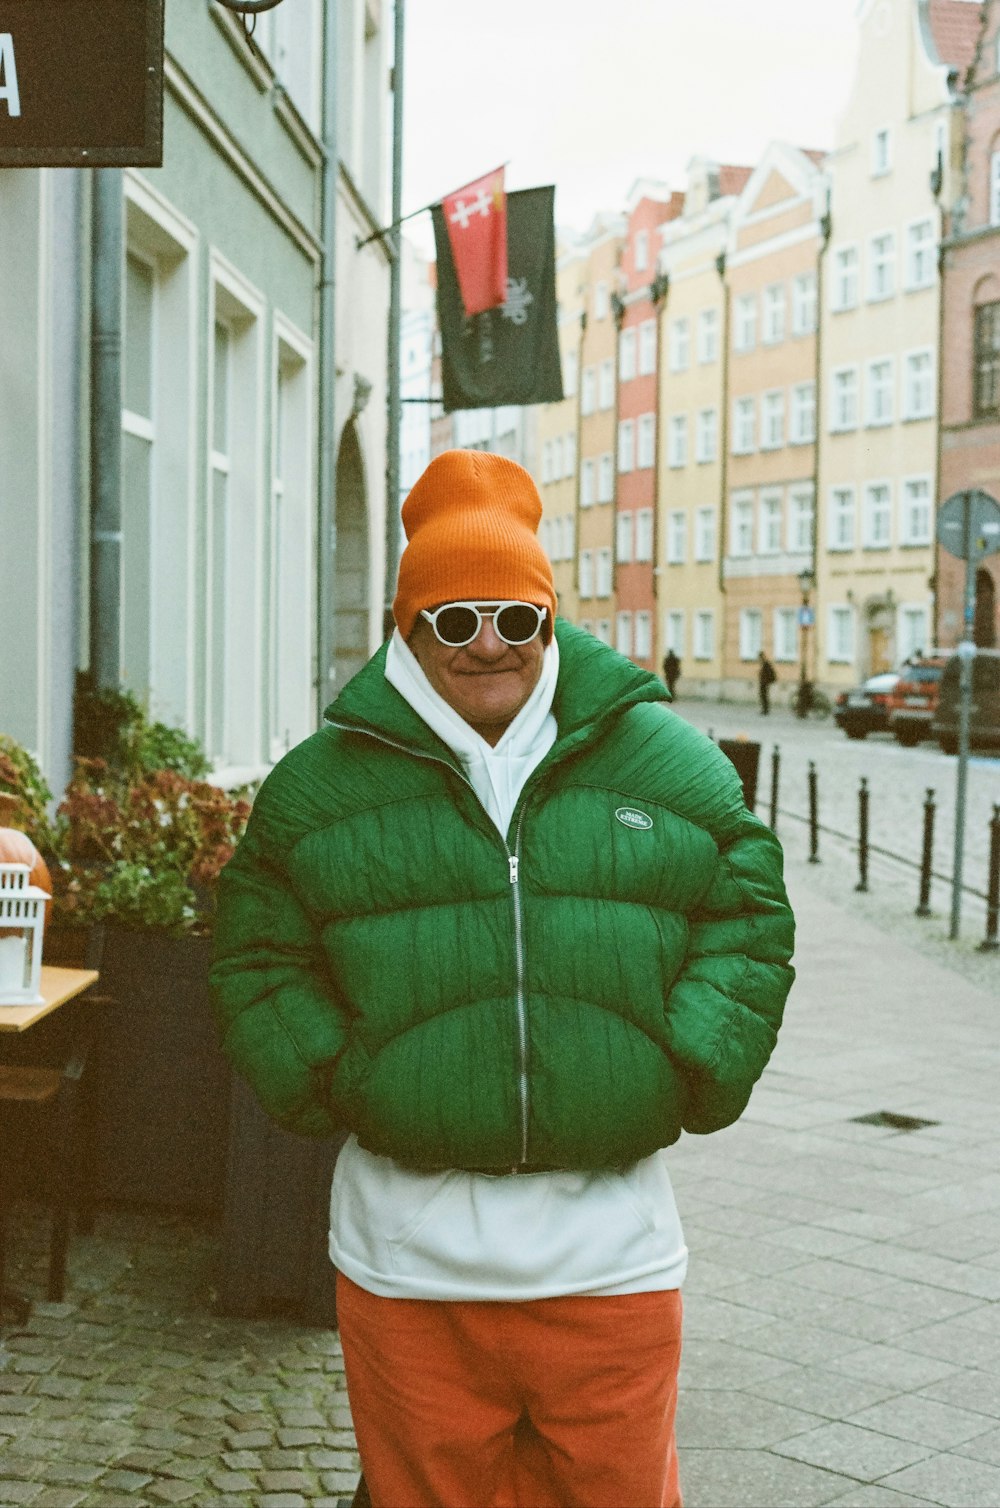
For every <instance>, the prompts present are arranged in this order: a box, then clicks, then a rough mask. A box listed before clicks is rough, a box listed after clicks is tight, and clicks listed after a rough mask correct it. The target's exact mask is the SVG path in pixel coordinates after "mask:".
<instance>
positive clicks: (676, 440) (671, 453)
mask: <svg viewBox="0 0 1000 1508" xmlns="http://www.w3.org/2000/svg"><path fill="white" fill-rule="evenodd" d="M687 460H688V421H687V414H671V415H670V418H669V420H668V421H667V465H668V466H670V467H671V468H672V469H673V470H675V471H676V470H679V469H680V468H681V467H684V466H686V465H687Z"/></svg>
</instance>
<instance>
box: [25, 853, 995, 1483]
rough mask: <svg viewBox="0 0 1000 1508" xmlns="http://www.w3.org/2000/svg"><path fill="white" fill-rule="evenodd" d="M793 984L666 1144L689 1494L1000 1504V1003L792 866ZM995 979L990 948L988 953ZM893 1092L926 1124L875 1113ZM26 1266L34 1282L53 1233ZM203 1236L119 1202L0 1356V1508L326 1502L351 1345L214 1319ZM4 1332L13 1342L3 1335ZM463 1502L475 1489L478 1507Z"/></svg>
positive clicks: (344, 1470)
mask: <svg viewBox="0 0 1000 1508" xmlns="http://www.w3.org/2000/svg"><path fill="white" fill-rule="evenodd" d="M789 886H790V889H791V892H792V895H793V899H794V901H795V904H796V909H797V912H798V916H799V949H798V955H797V960H796V962H797V966H798V970H799V978H798V982H797V984H796V986H795V989H794V991H793V994H792V997H791V1000H790V1002H789V1006H788V1013H787V1017H786V1022H787V1024H786V1027H785V1030H784V1032H783V1033H782V1037H781V1041H780V1043H779V1046H778V1049H777V1052H776V1054H775V1058H774V1061H773V1065H772V1067H771V1068H770V1069H769V1070H768V1072H767V1074H766V1075H765V1077H764V1080H763V1081H762V1083H761V1084H760V1086H759V1087H758V1089H757V1091H756V1092H755V1094H754V1097H753V1100H752V1101H751V1105H750V1108H749V1110H748V1112H747V1115H746V1116H745V1118H744V1119H743V1121H741V1122H740V1124H739V1125H738V1126H735V1127H733V1128H731V1129H730V1130H729V1131H726V1132H723V1133H720V1134H718V1135H716V1136H713V1137H709V1138H706V1139H698V1138H684V1139H683V1140H682V1142H681V1144H680V1145H679V1146H678V1147H675V1148H673V1149H672V1151H671V1153H670V1162H671V1168H672V1171H673V1175H674V1181H675V1185H676V1189H677V1195H678V1202H679V1204H680V1208H681V1212H682V1216H683V1219H684V1224H685V1230H686V1233H687V1239H688V1244H689V1246H690V1248H691V1267H690V1273H689V1278H688V1283H687V1286H686V1289H685V1305H686V1344H685V1355H684V1363H683V1371H682V1396H681V1404H680V1412H679V1420H678V1433H679V1439H680V1444H681V1451H682V1481H683V1485H684V1490H685V1503H686V1508H730V1505H732V1508H779V1505H789V1508H809V1505H813V1504H833V1503H837V1504H841V1505H857V1508H863V1505H872V1508H876V1505H883V1504H884V1505H886V1508H890V1505H893V1504H896V1505H902V1504H911V1505H919V1504H927V1503H931V1504H939V1505H949V1508H987V1505H990V1504H998V1503H1000V1303H998V1300H1000V1171H998V1170H997V1168H996V1162H997V1153H996V1142H997V1135H996V1131H997V1118H998V1117H997V1111H996V1108H995V1106H996V1101H997V1089H996V1085H997V1079H998V1067H1000V1033H998V1030H997V1021H998V1015H1000V1002H998V998H997V996H998V994H1000V989H998V990H997V991H991V992H988V991H986V990H983V989H980V988H978V987H977V986H976V985H975V984H973V983H972V982H970V981H968V980H966V979H964V978H962V977H961V976H959V975H958V974H956V973H955V972H953V971H952V970H950V969H948V968H947V967H945V966H943V965H941V964H938V963H936V962H935V961H933V960H929V959H928V958H926V957H923V956H920V955H918V954H916V953H915V952H913V951H912V950H910V949H909V948H908V947H907V945H906V944H905V942H900V941H898V940H896V938H895V937H894V936H893V935H892V934H891V933H890V932H887V931H884V930H878V929H877V928H876V927H874V926H872V925H871V924H870V923H869V922H868V921H866V920H864V919H861V918H859V917H857V916H856V915H853V914H851V912H850V911H849V910H848V909H847V908H842V907H840V906H839V905H838V904H836V903H835V902H834V901H833V900H831V899H829V898H827V897H826V896H825V895H824V894H823V892H822V890H821V888H820V887H819V886H818V885H817V883H816V880H815V872H814V871H813V872H810V869H809V866H808V865H806V864H804V863H801V862H799V861H798V860H797V859H796V858H794V857H793V858H792V859H790V861H789ZM997 981H998V985H1000V960H997ZM880 1111H888V1112H891V1113H893V1114H896V1115H903V1116H910V1117H914V1118H917V1119H919V1120H926V1121H932V1122H935V1123H936V1124H933V1125H929V1126H925V1127H923V1128H922V1129H919V1130H912V1131H904V1130H900V1129H898V1128H897V1127H894V1126H885V1125H873V1124H860V1123H858V1121H857V1119H856V1117H859V1116H866V1115H870V1114H873V1113H878V1112H880ZM12 1244H13V1248H14V1249H13V1250H12V1252H11V1265H12V1272H11V1274H10V1278H11V1282H12V1283H13V1284H14V1285H15V1286H18V1287H21V1288H22V1289H25V1290H27V1291H28V1292H30V1293H32V1294H41V1293H43V1292H44V1271H45V1265H44V1258H45V1230H44V1226H43V1222H42V1219H41V1217H40V1216H39V1217H38V1218H37V1219H35V1220H33V1221H32V1223H31V1226H30V1229H29V1232H28V1235H27V1237H26V1236H25V1234H24V1233H23V1230H19V1231H18V1235H17V1239H16V1241H15V1242H14V1243H12ZM215 1254H216V1244H215V1235H214V1232H213V1231H211V1230H204V1229H200V1228H198V1227H197V1226H194V1225H192V1224H190V1223H188V1222H185V1221H183V1220H179V1219H169V1218H162V1217H159V1218H154V1217H151V1216H147V1215H140V1214H134V1213H131V1214H125V1213H120V1212H106V1213H104V1214H102V1215H100V1216H99V1218H98V1222H97V1228H96V1231H95V1234H94V1235H93V1236H91V1237H85V1238H77V1240H76V1241H75V1243H74V1245H73V1247H72V1248H71V1253H70V1280H69V1284H68V1290H67V1299H68V1301H67V1302H66V1303H65V1304H62V1305H47V1304H44V1303H37V1304H36V1306H35V1310H34V1314H33V1316H32V1319H31V1320H30V1321H29V1324H28V1325H27V1326H26V1327H25V1328H26V1330H27V1332H28V1333H27V1334H24V1335H22V1336H10V1335H9V1334H7V1339H6V1351H4V1350H2V1349H0V1508H13V1505H20V1504H31V1505H32V1508H96V1505H102V1508H125V1505H132V1508H139V1505H143V1504H145V1505H149V1508H159V1505H161V1504H164V1503H168V1504H169V1503H191V1504H194V1505H196V1508H307V1505H308V1508H314V1505H324V1508H335V1505H336V1504H338V1502H339V1501H340V1499H341V1498H342V1497H343V1498H347V1499H349V1497H350V1493H351V1491H352V1489H353V1485H354V1482H355V1481H356V1478H357V1470H358V1460H357V1456H356V1454H355V1453H354V1441H353V1436H352V1435H351V1432H350V1413H349V1410H348V1408H347V1401H346V1394H345V1392H344V1381H343V1371H342V1361H341V1356H340V1349H339V1343H338V1340H337V1337H336V1335H333V1334H330V1333H327V1332H323V1331H318V1330H312V1329H303V1328H300V1327H297V1326H294V1325H289V1324H286V1323H277V1322H265V1321H258V1322H249V1323H248V1322H245V1321H233V1320H224V1319H221V1318H219V1317H218V1316H216V1315H215V1314H214V1313H213V1310H212V1281H213V1265H214V1261H215ZM5 1333H6V1332H5ZM470 1508H476V1505H470Z"/></svg>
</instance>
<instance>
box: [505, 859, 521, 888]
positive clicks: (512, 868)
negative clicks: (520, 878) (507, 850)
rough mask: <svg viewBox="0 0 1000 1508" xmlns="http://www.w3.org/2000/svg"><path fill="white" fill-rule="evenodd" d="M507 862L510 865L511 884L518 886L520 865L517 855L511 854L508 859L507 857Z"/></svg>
mask: <svg viewBox="0 0 1000 1508" xmlns="http://www.w3.org/2000/svg"><path fill="white" fill-rule="evenodd" d="M507 862H508V864H509V865H510V883H511V884H512V885H516V884H517V866H518V863H519V860H518V857H517V854H516V853H512V854H509V855H508V857H507Z"/></svg>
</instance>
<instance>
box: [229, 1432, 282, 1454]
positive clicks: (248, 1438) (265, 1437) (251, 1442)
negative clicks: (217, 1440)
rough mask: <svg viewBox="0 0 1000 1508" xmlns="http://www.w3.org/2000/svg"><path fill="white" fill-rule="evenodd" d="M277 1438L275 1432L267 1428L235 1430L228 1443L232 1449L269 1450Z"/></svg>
mask: <svg viewBox="0 0 1000 1508" xmlns="http://www.w3.org/2000/svg"><path fill="white" fill-rule="evenodd" d="M275 1438H276V1437H275V1434H274V1433H273V1432H272V1431H271V1430H267V1429H247V1430H233V1432H232V1434H231V1435H230V1436H229V1439H228V1442H227V1443H228V1445H229V1448H230V1450H267V1449H268V1448H269V1447H270V1446H272V1445H273V1444H274V1441H275Z"/></svg>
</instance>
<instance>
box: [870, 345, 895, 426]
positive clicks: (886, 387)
mask: <svg viewBox="0 0 1000 1508" xmlns="http://www.w3.org/2000/svg"><path fill="white" fill-rule="evenodd" d="M892 390H893V375H892V357H891V356H883V357H881V358H880V359H879V360H878V361H870V362H869V363H868V366H867V368H866V370H865V423H866V424H869V425H872V426H876V425H880V424H891V423H892Z"/></svg>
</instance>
